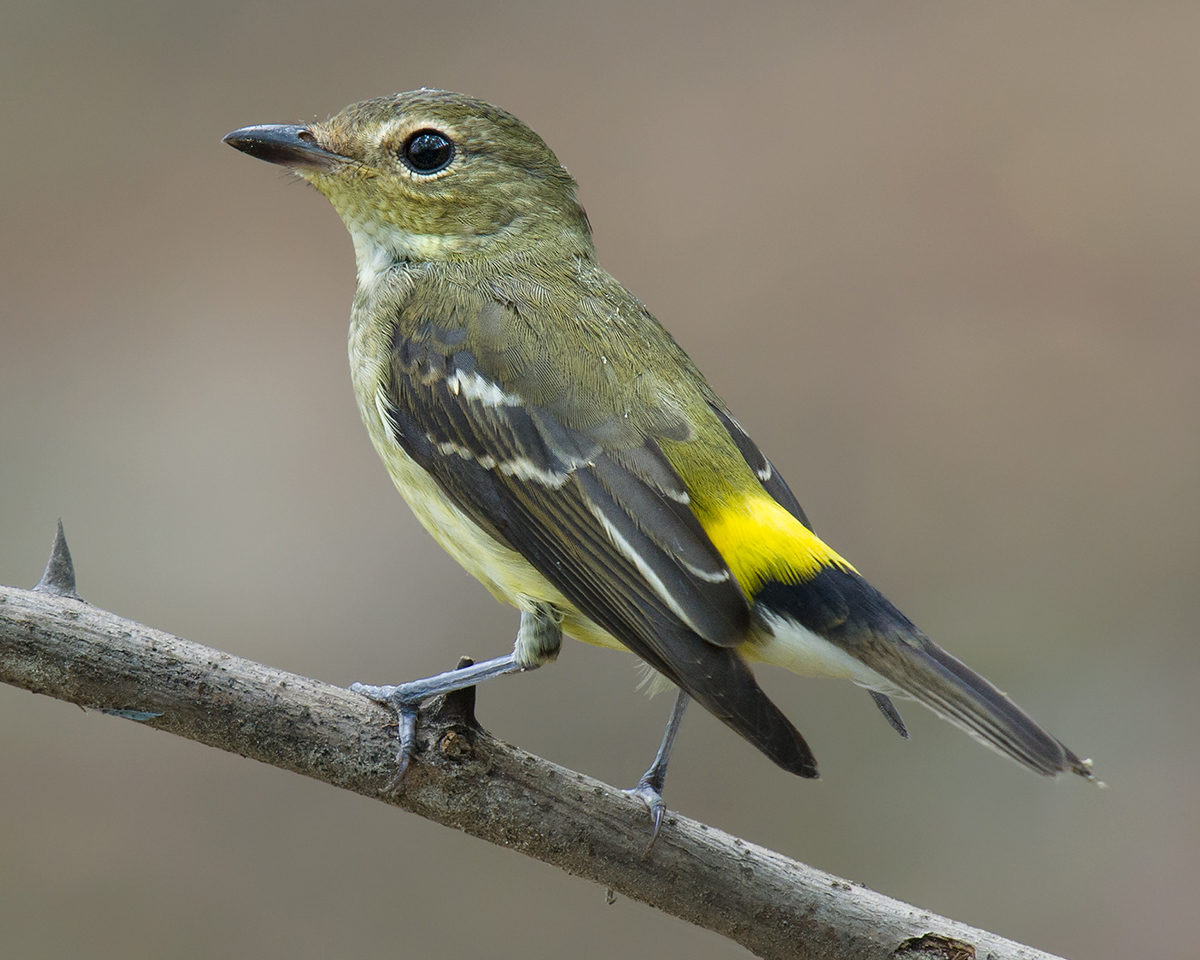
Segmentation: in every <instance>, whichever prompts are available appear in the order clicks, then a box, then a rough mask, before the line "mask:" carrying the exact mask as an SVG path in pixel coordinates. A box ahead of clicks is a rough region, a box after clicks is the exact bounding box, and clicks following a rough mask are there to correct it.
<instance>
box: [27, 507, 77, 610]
mask: <svg viewBox="0 0 1200 960" xmlns="http://www.w3.org/2000/svg"><path fill="white" fill-rule="evenodd" d="M33 589H34V590H35V591H37V592H38V593H51V594H54V595H55V596H56V597H70V598H71V599H72V600H82V599H83V597H81V596H80V595H79V594H78V593H76V592H75V564H74V563H73V562H72V561H71V551H70V549H69V548H68V547H67V538H66V536H65V535H64V534H63V523H62V518H61V517H60V518H59V521H58V532H57V533H56V534H55V535H54V545H53V546H52V547H51V548H50V559H49V560H48V561H46V571H45V573H43V574H42V579H41V580H39V581H38V582H37V586H36V587H34V588H33Z"/></svg>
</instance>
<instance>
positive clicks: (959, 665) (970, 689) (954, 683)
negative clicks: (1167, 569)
mask: <svg viewBox="0 0 1200 960" xmlns="http://www.w3.org/2000/svg"><path fill="white" fill-rule="evenodd" d="M754 602H755V606H756V608H757V614H758V617H759V620H760V622H762V623H765V624H767V626H768V628H769V629H770V631H771V632H772V633H773V635H774V636H775V638H776V641H779V642H781V645H782V647H783V648H785V649H786V648H788V647H789V640H788V638H786V637H784V636H781V630H780V629H779V626H780V625H781V624H785V623H787V624H791V625H792V628H793V629H795V630H797V631H798V633H797V634H796V637H795V639H794V640H793V641H791V643H792V645H793V647H794V650H800V649H803V650H804V651H805V655H804V657H802V658H801V657H795V658H794V659H795V661H796V662H797V663H802V664H803V665H804V666H805V667H807V668H810V669H812V668H813V667H814V664H815V665H816V668H815V669H813V672H817V673H821V672H825V671H824V670H822V669H821V667H820V665H821V664H822V663H825V664H828V665H829V666H828V673H829V675H832V676H849V677H850V678H851V679H852V680H854V681H855V682H856V683H859V684H861V685H863V686H865V687H867V688H868V689H870V690H871V691H872V695H873V696H874V695H875V694H880V695H892V696H909V697H912V698H913V699H915V700H917V701H919V702H920V703H922V704H923V705H925V706H926V707H928V708H929V709H930V710H932V711H933V712H934V713H936V714H937V715H938V716H940V717H942V719H944V720H947V721H949V722H950V723H952V724H954V725H955V726H956V727H959V728H960V729H962V730H964V731H965V732H966V733H968V734H970V735H971V736H972V737H974V738H975V739H976V740H978V741H980V742H981V743H983V744H985V745H986V746H989V747H991V748H992V749H994V750H996V751H998V752H999V753H1001V754H1004V755H1005V756H1008V757H1011V758H1012V759H1013V760H1016V761H1017V762H1018V763H1020V764H1022V765H1024V766H1026V767H1028V768H1029V769H1031V770H1033V771H1034V772H1036V773H1039V774H1042V775H1043V776H1048V777H1052V776H1054V775H1056V774H1058V773H1061V772H1063V771H1069V772H1071V773H1076V774H1078V775H1079V776H1081V777H1085V778H1087V779H1089V780H1094V779H1095V778H1094V777H1093V775H1092V771H1091V763H1090V761H1087V760H1081V759H1080V758H1079V757H1078V756H1076V755H1075V754H1074V753H1072V752H1071V751H1070V750H1069V749H1067V747H1066V746H1065V745H1064V744H1063V743H1062V742H1061V741H1059V740H1058V739H1056V738H1055V737H1053V736H1051V735H1050V734H1049V733H1047V732H1046V731H1045V730H1043V729H1042V728H1041V727H1040V726H1038V724H1037V723H1036V722H1034V720H1033V719H1032V718H1031V717H1030V716H1029V715H1028V714H1026V713H1025V712H1024V711H1023V710H1022V709H1021V708H1020V707H1018V706H1017V705H1016V704H1015V703H1013V702H1012V701H1011V700H1010V699H1009V698H1008V697H1007V696H1006V695H1005V694H1004V693H1003V692H1001V691H1000V690H999V689H997V688H996V687H995V686H994V685H993V684H991V683H990V682H988V681H987V680H985V679H984V678H983V677H981V676H980V675H979V674H977V673H975V671H973V670H972V669H971V668H970V667H968V666H967V665H966V664H964V663H963V662H962V661H960V660H958V659H956V658H955V657H952V656H951V655H950V654H948V653H947V652H946V651H945V650H943V649H942V648H941V647H939V646H937V644H935V643H933V642H932V641H931V640H929V638H928V637H926V636H925V635H924V634H923V633H922V632H921V631H920V630H918V629H917V627H916V626H914V625H913V623H912V621H910V620H909V619H908V618H907V617H906V616H904V614H902V613H901V612H900V611H899V610H897V609H896V608H895V607H894V606H893V605H892V604H891V603H890V602H889V601H888V600H887V599H886V598H885V597H884V596H883V595H882V594H880V593H879V591H877V590H876V589H875V588H874V587H872V586H871V585H870V584H869V583H867V581H866V580H864V579H863V578H862V577H861V576H859V575H858V574H857V573H855V572H854V571H852V570H844V569H836V568H832V567H826V568H824V569H823V570H821V572H820V573H819V574H817V575H816V576H815V577H812V578H810V579H808V580H801V581H799V582H793V583H782V582H780V581H769V582H768V583H766V584H764V585H763V587H762V588H761V589H760V590H759V591H758V592H757V594H756V595H755V597H754ZM824 644H828V645H829V646H825V645H824ZM794 650H793V652H794ZM782 659H786V658H782ZM848 664H850V665H852V666H847V665H848ZM863 668H865V670H864V669H863ZM806 672H807V671H806ZM875 702H876V704H877V705H880V709H883V710H884V714H885V716H889V720H890V719H891V717H890V715H889V714H888V711H887V710H886V708H885V707H884V706H883V705H882V704H880V700H879V698H878V697H876V699H875ZM893 711H894V708H893ZM893 725H894V724H893Z"/></svg>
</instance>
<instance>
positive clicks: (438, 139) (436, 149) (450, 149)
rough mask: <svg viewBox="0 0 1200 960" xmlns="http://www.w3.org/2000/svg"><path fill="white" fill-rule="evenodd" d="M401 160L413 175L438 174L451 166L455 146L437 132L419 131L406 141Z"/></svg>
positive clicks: (401, 152)
mask: <svg viewBox="0 0 1200 960" xmlns="http://www.w3.org/2000/svg"><path fill="white" fill-rule="evenodd" d="M400 159H401V160H403V161H404V163H405V165H406V166H407V167H408V168H409V169H410V170H412V171H413V173H426V174H428V173H437V172H438V171H439V170H445V169H446V167H448V166H450V161H451V160H453V159H454V144H453V143H451V142H450V138H449V137H447V136H446V135H445V134H444V133H439V132H438V131H437V130H418V131H417V132H416V133H414V134H413V135H412V136H411V137H409V138H408V139H407V140H405V141H404V146H403V147H401V148H400Z"/></svg>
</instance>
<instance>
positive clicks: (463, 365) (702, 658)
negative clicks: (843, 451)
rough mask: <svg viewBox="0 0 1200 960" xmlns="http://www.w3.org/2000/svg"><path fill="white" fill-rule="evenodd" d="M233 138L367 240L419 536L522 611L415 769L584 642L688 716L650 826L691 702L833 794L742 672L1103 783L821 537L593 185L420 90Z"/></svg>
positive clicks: (361, 326) (650, 775)
mask: <svg viewBox="0 0 1200 960" xmlns="http://www.w3.org/2000/svg"><path fill="white" fill-rule="evenodd" d="M225 140H226V142H228V143H229V144H231V145H232V146H234V147H236V148H237V149H238V150H241V151H243V152H245V153H248V154H250V155H251V156H254V157H259V158H260V159H263V160H267V161H269V162H271V163H277V164H281V165H283V166H285V167H288V168H290V169H291V170H292V171H294V172H295V173H296V174H298V175H299V176H301V177H303V178H304V179H305V180H307V181H308V182H309V183H311V184H312V185H313V186H314V187H316V188H317V189H318V190H319V191H320V192H321V193H323V194H324V195H325V196H326V197H327V198H328V199H329V201H330V202H331V203H332V204H333V206H334V208H335V209H336V210H337V212H338V213H339V214H340V215H341V217H342V219H343V220H344V221H345V223H346V227H347V228H348V229H349V231H350V235H351V237H352V238H353V240H354V252H355V257H356V260H357V266H358V289H357V291H356V292H355V296H354V305H353V308H352V312H351V318H350V338H349V339H350V369H351V374H352V377H353V381H354V392H355V396H356V397H357V399H358V407H359V410H360V411H361V412H362V418H363V421H364V422H365V423H366V426H367V431H368V433H369V434H370V436H371V440H372V442H373V443H374V445H375V449H376V450H377V451H378V453H379V456H380V457H381V458H382V459H383V462H384V465H385V466H386V467H387V469H388V472H389V473H390V474H391V476H392V479H393V480H394V481H395V483H396V486H397V488H398V489H399V490H400V492H401V493H402V494H403V495H404V497H405V499H406V500H407V501H408V503H409V504H410V506H411V507H412V509H413V511H414V512H415V513H416V515H417V517H418V519H419V520H420V521H421V523H422V524H423V525H424V527H425V528H426V529H427V530H428V531H429V532H430V533H431V534H432V535H433V537H434V539H436V540H437V541H438V543H440V544H441V545H442V547H444V548H445V549H446V550H447V551H448V552H449V553H450V554H451V556H453V557H454V558H455V559H456V560H457V561H458V562H459V563H460V564H462V565H463V566H464V567H465V568H466V569H467V570H468V571H469V572H470V573H471V574H472V575H474V576H475V577H476V578H477V579H479V580H480V581H481V582H482V583H483V584H484V586H486V587H487V588H488V589H489V590H490V591H491V592H492V593H493V594H494V595H495V596H496V597H497V598H499V599H500V600H503V601H505V602H506V603H510V604H512V605H513V606H515V607H516V608H517V609H519V610H520V611H521V621H520V627H519V629H518V631H517V639H516V644H515V647H514V650H513V652H512V653H511V654H510V655H508V656H505V657H500V658H497V659H495V660H492V661H488V662H487V663H482V664H478V665H476V666H474V667H470V668H467V669H464V670H461V671H451V672H449V673H447V674H442V675H439V676H438V677H431V678H429V679H428V680H424V681H415V682H413V683H409V684H401V685H400V686H398V687H361V686H359V687H358V689H361V690H362V691H363V692H366V693H367V694H368V695H370V696H373V697H374V698H376V699H380V700H383V701H385V702H388V703H390V704H391V705H392V706H394V707H395V708H396V709H397V710H398V711H399V712H400V714H401V734H402V742H403V749H402V756H401V760H400V767H401V772H402V771H403V769H404V768H405V767H406V766H407V763H408V760H409V757H410V755H411V751H412V742H413V740H412V738H413V730H414V724H415V720H416V706H417V703H419V701H420V700H422V699H424V698H428V697H430V696H432V695H434V694H438V693H444V692H447V691H448V690H450V689H457V688H461V687H464V686H468V685H471V684H473V683H475V682H476V681H478V680H482V679H485V678H488V677H492V676H498V675H500V674H504V673H511V672H515V671H519V670H527V669H530V668H533V667H536V666H539V665H540V664H542V663H545V662H546V661H548V660H551V659H553V658H554V657H555V656H556V655H557V653H558V649H559V645H560V642H561V637H562V634H563V632H564V631H565V632H566V633H568V634H571V635H572V636H574V637H577V638H579V639H580V640H585V641H587V642H589V643H595V644H600V645H602V646H608V647H618V648H619V647H624V648H627V649H629V650H632V651H633V652H634V653H636V654H637V655H638V656H639V657H641V658H642V659H643V660H644V661H645V662H646V663H648V664H649V665H650V666H651V667H653V668H654V670H656V671H658V673H659V674H661V675H662V677H664V678H665V679H666V680H667V681H669V682H670V683H671V684H674V685H676V686H677V687H678V688H679V690H680V696H679V698H678V700H677V703H676V709H675V710H674V711H673V714H672V723H671V724H670V725H669V727H668V733H667V736H666V737H665V738H664V742H663V747H662V748H661V749H660V752H659V756H658V757H657V758H656V760H655V764H654V766H652V767H651V768H650V770H648V771H647V772H646V775H645V776H644V777H643V779H642V781H641V782H640V783H639V786H638V788H637V791H636V792H638V793H639V795H641V796H642V797H643V798H644V799H645V800H646V801H647V803H648V804H650V807H651V811H652V814H653V815H654V817H655V822H656V825H657V823H658V822H659V819H660V818H661V815H662V802H661V796H660V793H659V791H660V790H661V787H662V780H663V777H664V776H665V771H666V760H667V754H668V752H669V749H670V743H671V739H672V737H673V735H674V730H675V728H676V726H677V725H678V722H679V719H680V716H681V714H682V710H683V706H684V704H685V703H686V700H687V697H688V696H690V697H692V698H694V699H695V700H697V701H699V702H700V703H701V704H702V705H703V706H704V707H705V708H706V709H708V710H709V711H711V712H712V713H713V714H715V715H716V716H717V717H719V718H720V719H721V720H723V721H724V722H725V723H726V724H728V725H729V726H730V727H732V728H733V729H734V730H736V731H737V732H738V733H740V734H741V735H742V736H743V737H745V738H746V739H747V740H749V741H750V742H751V743H753V744H754V745H755V746H756V747H758V748H759V749H760V750H761V751H762V752H763V753H765V754H766V755H767V756H768V757H770V758H771V759H772V760H774V761H775V762H776V763H777V764H779V765H780V766H781V767H783V768H784V769H786V770H790V771H791V772H793V773H796V774H799V775H800V776H804V777H814V776H816V775H817V767H816V763H815V761H814V759H813V756H812V753H811V752H810V750H809V748H808V746H807V744H806V743H805V742H804V740H803V738H802V737H801V736H800V734H799V733H798V732H797V731H796V729H795V728H794V727H793V726H792V724H791V723H790V722H789V721H788V720H787V718H786V717H785V716H784V715H783V714H782V713H781V712H780V711H779V709H778V708H777V707H776V706H775V704H773V703H772V702H771V701H770V700H769V699H768V698H767V696H766V695H765V694H764V693H763V691H762V690H761V689H760V688H759V686H758V684H757V683H756V682H755V679H754V675H753V673H751V671H750V668H749V667H748V666H747V661H762V662H765V663H773V664H779V665H780V666H783V667H787V668H788V669H790V670H793V671H795V672H796V673H799V674H804V675H809V676H827V677H842V678H845V679H847V680H851V681H853V682H854V683H856V684H858V685H859V686H862V687H865V688H866V689H867V690H868V691H870V692H871V696H872V697H873V698H874V700H875V703H876V704H877V705H878V706H879V707H880V709H881V710H882V711H883V712H884V714H885V716H886V717H887V718H888V720H889V722H890V723H891V724H892V726H893V727H895V728H896V729H897V730H898V731H899V732H900V733H901V734H904V735H906V731H905V729H904V724H903V722H902V721H901V720H900V716H899V714H898V713H897V712H896V710H895V707H894V706H893V705H892V703H891V700H890V699H889V697H897V696H898V697H911V698H915V699H916V700H919V701H920V702H921V703H923V704H924V705H925V706H927V707H929V708H930V709H931V710H933V711H934V712H935V713H937V714H938V715H939V716H941V717H943V718H945V719H946V720H949V721H950V722H951V723H953V724H955V725H957V726H959V727H961V728H962V729H964V730H966V731H967V732H968V733H969V734H971V735H972V736H974V737H976V738H977V739H979V740H981V741H982V742H983V743H985V744H987V745H988V746H990V747H993V748H995V749H996V750H998V751H999V752H1001V753H1003V754H1006V755H1008V756H1010V757H1012V758H1013V759H1014V760H1017V761H1018V762H1020V763H1023V764H1024V765H1026V766H1027V767H1029V768H1030V769H1031V770H1034V771H1035V772H1037V773H1040V774H1045V775H1049V776H1053V775H1054V774H1056V773H1058V772H1059V771H1062V770H1069V771H1071V772H1073V773H1077V774H1080V775H1082V776H1084V777H1088V778H1089V779H1090V778H1091V776H1092V775H1091V771H1090V764H1089V763H1088V762H1087V761H1084V760H1080V759H1079V758H1078V757H1076V755H1075V754H1073V753H1072V752H1071V751H1070V750H1068V749H1067V748H1066V747H1065V746H1064V745H1063V744H1062V743H1060V742H1059V741H1058V740H1057V739H1055V738H1054V737H1053V736H1051V735H1050V734H1048V733H1046V732H1045V731H1044V730H1042V729H1041V727H1039V726H1038V725H1037V724H1036V723H1034V721H1033V720H1031V719H1030V718H1029V717H1028V716H1027V715H1026V714H1025V713H1024V712H1023V711H1022V710H1021V709H1020V708H1019V707H1017V706H1016V705H1015V704H1014V703H1013V702H1012V701H1011V700H1009V699H1008V697H1007V696H1005V695H1004V694H1003V693H1001V692H1000V691H999V690H998V689H996V687H994V686H993V685H992V684H991V683H989V682H988V681H987V680H985V679H984V678H983V677H981V676H979V675H978V674H976V673H974V672H973V671H972V670H970V669H969V668H968V667H966V666H965V665H964V664H962V663H961V662H959V661H958V660H956V659H955V658H954V657H952V656H950V654H948V653H946V652H945V651H944V650H942V649H941V648H940V647H938V646H937V645H935V644H934V643H933V642H931V641H930V640H929V639H928V638H927V637H926V636H925V635H924V634H923V633H922V632H921V631H920V630H918V629H917V628H916V627H915V626H914V625H913V623H912V622H911V621H910V620H909V619H908V618H907V617H906V616H904V614H902V613H901V612H900V611H899V610H897V609H896V608H895V607H894V606H892V604H891V603H890V602H888V601H887V600H886V599H885V598H884V597H883V596H882V595H881V594H880V593H879V592H878V591H877V590H876V589H875V588H874V587H872V586H871V585H870V584H869V583H867V581H866V580H864V579H863V578H862V577H861V576H860V575H859V574H858V572H857V571H856V570H855V569H854V567H852V566H851V565H850V563H849V562H848V561H846V560H845V559H843V558H842V557H841V556H839V555H838V554H837V553H836V552H834V551H833V550H832V549H831V548H830V547H828V546H826V544H825V543H824V542H823V541H821V540H820V539H819V538H818V537H817V536H816V534H814V533H813V531H812V527H811V525H810V524H809V522H808V520H807V518H806V517H805V515H804V511H803V510H801V508H800V505H799V503H797V501H796V498H795V497H794V496H793V495H792V492H791V490H789V489H788V486H787V484H786V483H784V481H783V478H782V477H780V475H779V474H778V473H777V472H776V470H775V469H774V467H773V466H772V465H771V462H770V461H769V460H767V458H766V457H764V456H763V455H762V453H761V452H760V451H759V449H758V447H756V446H755V444H754V442H753V441H752V440H751V439H750V437H749V436H747V434H746V432H745V431H744V430H743V429H742V427H741V425H740V424H739V423H738V422H737V420H735V419H734V417H733V415H732V414H731V413H730V412H729V410H728V408H727V407H726V405H725V403H724V402H723V401H722V400H721V398H720V397H718V396H717V395H716V393H715V392H714V391H713V389H712V388H711V387H710V386H709V385H708V383H707V382H706V381H705V379H704V377H703V376H702V375H701V373H700V371H699V370H697V369H696V367H695V365H694V364H693V363H692V361H691V360H690V359H689V358H688V357H687V355H686V354H685V353H684V352H683V350H682V349H680V347H679V346H678V345H677V344H676V343H675V341H674V340H673V339H672V338H671V336H670V334H668V333H667V332H666V330H664V329H663V328H662V326H660V325H659V323H658V321H657V320H655V319H654V317H652V316H651V315H650V314H649V313H648V312H647V310H646V308H645V307H644V306H643V305H642V304H641V302H639V301H638V300H637V299H636V298H635V297H634V296H633V295H632V294H630V293H629V291H628V290H626V289H625V288H624V287H623V286H622V285H621V284H620V283H619V282H617V281H616V280H615V279H614V278H613V277H611V276H610V275H609V274H608V273H606V272H605V271H604V270H603V269H602V268H601V267H600V266H599V264H597V262H596V254H595V250H594V248H593V246H592V239H591V229H590V226H589V224H588V219H587V216H586V215H585V213H584V211H583V208H582V207H581V206H580V205H579V201H578V200H577V199H576V195H575V182H574V181H573V180H572V179H571V177H570V176H569V175H568V174H567V172H566V171H565V170H564V169H563V168H562V166H561V165H560V164H559V162H558V160H557V159H556V158H555V156H554V154H553V153H552V152H551V151H550V148H549V147H547V146H546V144H545V143H543V142H542V139H541V138H540V137H539V136H538V135H537V134H535V133H534V132H533V131H532V130H530V129H529V128H528V127H526V126H525V125H524V124H523V123H521V122H520V121H519V120H517V119H516V118H515V117H513V116H512V115H511V114H509V113H506V112H505V111H504V110H501V109H499V108H497V107H494V106H491V105H490V104H487V103H483V102H481V101H479V100H475V99H472V98H470V97H465V96H462V95H460V94H456V93H447V92H443V91H438V90H416V91H412V92H409V93H400V94H397V95H395V96H390V97H382V98H380V99H377V100H367V101H364V102H362V103H358V104H354V105H352V106H350V107H347V108H346V109H345V110H343V111H342V112H341V113H339V114H337V115H336V116H334V117H331V118H330V119H329V120H326V121H324V122H322V123H312V124H308V125H305V126H293V125H267V126H254V127H244V128H242V129H240V130H235V131H234V132H232V133H230V134H229V135H228V136H226V137H225Z"/></svg>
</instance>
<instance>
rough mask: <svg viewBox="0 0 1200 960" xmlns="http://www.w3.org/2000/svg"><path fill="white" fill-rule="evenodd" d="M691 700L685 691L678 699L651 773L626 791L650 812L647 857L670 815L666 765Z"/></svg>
mask: <svg viewBox="0 0 1200 960" xmlns="http://www.w3.org/2000/svg"><path fill="white" fill-rule="evenodd" d="M690 699H691V698H690V697H689V696H688V695H687V694H686V693H684V692H683V691H682V690H680V691H679V693H678V694H677V695H676V697H675V706H673V707H672V708H671V716H670V719H668V720H667V729H666V730H665V731H663V738H662V743H661V744H660V745H659V747H658V753H656V754H655V755H654V762H653V763H651V764H650V769H649V770H647V771H646V772H645V773H643V774H642V778H641V779H640V780H638V782H637V786H636V787H634V788H633V789H632V790H627V791H625V792H626V793H628V794H629V795H630V796H634V797H638V798H639V799H640V800H641V801H642V802H643V803H645V804H646V806H647V807H649V808H650V820H651V824H652V826H651V829H650V842H649V843H648V844H646V850H645V853H643V854H642V856H643V857H645V856H646V855H647V854H649V853H650V849H651V848H652V847H653V846H654V841H655V840H657V839H658V831H659V829H660V828H661V827H662V822H663V816H664V815H665V814H666V812H667V805H666V803H665V802H663V796H662V791H663V784H665V783H666V780H667V762H668V761H669V760H670V759H671V747H672V746H673V745H674V743H675V734H677V733H678V732H679V724H680V723H681V722H682V721H683V711H684V709H685V708H686V707H687V705H688V700H690Z"/></svg>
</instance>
